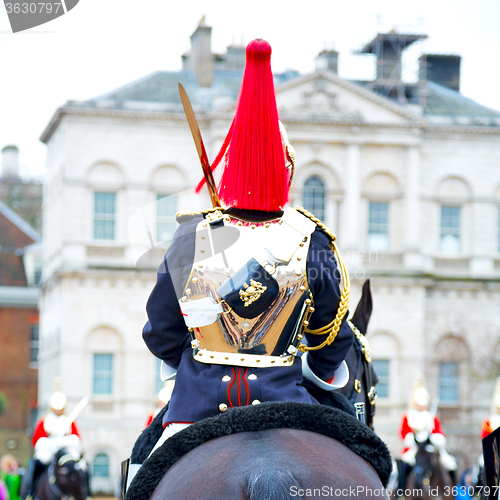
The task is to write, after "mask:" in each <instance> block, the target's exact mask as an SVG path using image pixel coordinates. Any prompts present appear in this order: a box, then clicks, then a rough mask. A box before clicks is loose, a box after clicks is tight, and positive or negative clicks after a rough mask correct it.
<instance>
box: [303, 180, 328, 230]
mask: <svg viewBox="0 0 500 500" xmlns="http://www.w3.org/2000/svg"><path fill="white" fill-rule="evenodd" d="M325 201H326V189H325V183H324V181H323V180H322V179H321V178H320V177H318V176H317V175H313V176H311V177H309V178H308V179H307V180H306V182H305V183H304V190H303V205H304V208H305V209H306V210H309V212H312V213H313V214H314V215H315V216H316V217H317V218H318V219H320V220H325Z"/></svg>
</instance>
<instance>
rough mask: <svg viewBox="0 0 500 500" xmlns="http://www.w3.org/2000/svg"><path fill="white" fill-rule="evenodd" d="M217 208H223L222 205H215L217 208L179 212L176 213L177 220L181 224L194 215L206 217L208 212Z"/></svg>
mask: <svg viewBox="0 0 500 500" xmlns="http://www.w3.org/2000/svg"><path fill="white" fill-rule="evenodd" d="M216 210H222V209H221V208H220V207H215V208H208V209H207V210H200V211H199V212H177V213H176V214H175V220H176V221H177V223H178V224H181V223H182V222H186V221H188V220H190V219H192V218H193V217H197V216H199V215H202V216H203V217H206V216H207V215H208V214H210V213H212V212H215V211H216Z"/></svg>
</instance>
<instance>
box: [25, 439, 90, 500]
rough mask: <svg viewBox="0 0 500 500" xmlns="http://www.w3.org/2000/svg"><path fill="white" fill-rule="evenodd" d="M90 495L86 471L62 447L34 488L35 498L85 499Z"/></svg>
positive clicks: (41, 499)
mask: <svg viewBox="0 0 500 500" xmlns="http://www.w3.org/2000/svg"><path fill="white" fill-rule="evenodd" d="M89 495H90V492H89V477H88V471H87V470H86V467H85V468H82V460H81V458H80V459H79V460H75V459H74V458H73V457H72V456H71V455H69V454H67V452H66V450H65V449H64V448H63V449H61V450H59V451H58V452H57V453H56V455H55V457H54V459H53V460H52V462H51V463H50V464H49V466H48V467H47V469H45V471H43V472H42V474H41V475H40V477H39V478H38V480H37V485H36V488H35V496H34V498H35V500H62V499H65V500H66V499H72V500H85V499H86V498H87V497H88V496H89Z"/></svg>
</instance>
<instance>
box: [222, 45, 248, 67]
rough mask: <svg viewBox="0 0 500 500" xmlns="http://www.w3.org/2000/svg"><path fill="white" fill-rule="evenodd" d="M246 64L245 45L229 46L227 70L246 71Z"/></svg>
mask: <svg viewBox="0 0 500 500" xmlns="http://www.w3.org/2000/svg"><path fill="white" fill-rule="evenodd" d="M245 62H246V47H245V46H244V45H233V44H231V45H228V47H227V54H226V65H225V67H226V69H244V68H245Z"/></svg>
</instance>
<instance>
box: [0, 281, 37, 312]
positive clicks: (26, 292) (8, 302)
mask: <svg viewBox="0 0 500 500" xmlns="http://www.w3.org/2000/svg"><path fill="white" fill-rule="evenodd" d="M39 297H40V289H39V288H34V287H33V288H31V287H23V286H0V307H23V308H37V307H38V299H39Z"/></svg>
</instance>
